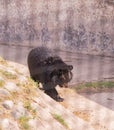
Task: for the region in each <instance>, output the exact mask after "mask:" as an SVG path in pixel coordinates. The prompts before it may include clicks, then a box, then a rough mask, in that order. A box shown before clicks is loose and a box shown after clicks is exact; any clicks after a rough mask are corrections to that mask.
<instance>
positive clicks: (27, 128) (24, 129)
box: [19, 116, 30, 130]
mask: <svg viewBox="0 0 114 130" xmlns="http://www.w3.org/2000/svg"><path fill="white" fill-rule="evenodd" d="M28 121H29V118H28V117H26V116H21V117H20V118H19V124H20V126H21V128H22V130H30V126H29V124H28Z"/></svg>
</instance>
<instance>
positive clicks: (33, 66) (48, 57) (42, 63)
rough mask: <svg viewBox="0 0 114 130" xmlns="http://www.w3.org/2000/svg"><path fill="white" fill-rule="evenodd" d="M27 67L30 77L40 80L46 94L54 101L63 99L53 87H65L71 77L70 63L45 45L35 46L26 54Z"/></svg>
mask: <svg viewBox="0 0 114 130" xmlns="http://www.w3.org/2000/svg"><path fill="white" fill-rule="evenodd" d="M28 67H29V71H30V76H31V78H32V79H33V80H34V81H36V82H41V83H42V85H43V89H44V91H45V93H46V94H47V95H49V96H50V97H52V98H53V99H54V100H56V101H59V102H61V101H63V98H61V97H60V96H59V95H58V92H57V90H56V89H55V87H56V86H57V85H59V86H60V87H67V83H68V82H69V81H70V80H71V79H72V72H71V70H72V69H73V66H72V65H67V64H66V63H64V62H63V60H62V59H61V58H60V57H59V56H57V55H55V54H54V52H52V51H51V50H50V49H49V48H47V47H37V48H34V49H32V50H31V51H30V53H29V55H28Z"/></svg>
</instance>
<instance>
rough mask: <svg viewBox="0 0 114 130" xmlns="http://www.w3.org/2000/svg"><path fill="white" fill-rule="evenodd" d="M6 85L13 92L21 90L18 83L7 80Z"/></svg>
mask: <svg viewBox="0 0 114 130" xmlns="http://www.w3.org/2000/svg"><path fill="white" fill-rule="evenodd" d="M4 87H5V88H6V89H7V90H9V91H11V92H16V91H19V88H18V87H17V85H16V84H15V83H13V82H7V83H6V84H5V86H4Z"/></svg>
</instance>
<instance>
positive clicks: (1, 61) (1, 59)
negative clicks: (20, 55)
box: [0, 57, 7, 65]
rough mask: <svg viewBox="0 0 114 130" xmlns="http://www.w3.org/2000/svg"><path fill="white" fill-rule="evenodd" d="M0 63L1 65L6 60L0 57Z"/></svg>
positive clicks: (4, 63)
mask: <svg viewBox="0 0 114 130" xmlns="http://www.w3.org/2000/svg"><path fill="white" fill-rule="evenodd" d="M0 63H1V64H3V65H7V61H6V60H4V59H3V58H2V57H0Z"/></svg>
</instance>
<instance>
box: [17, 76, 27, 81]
mask: <svg viewBox="0 0 114 130" xmlns="http://www.w3.org/2000/svg"><path fill="white" fill-rule="evenodd" d="M18 80H19V82H25V81H27V78H26V77H25V76H18Z"/></svg>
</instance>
